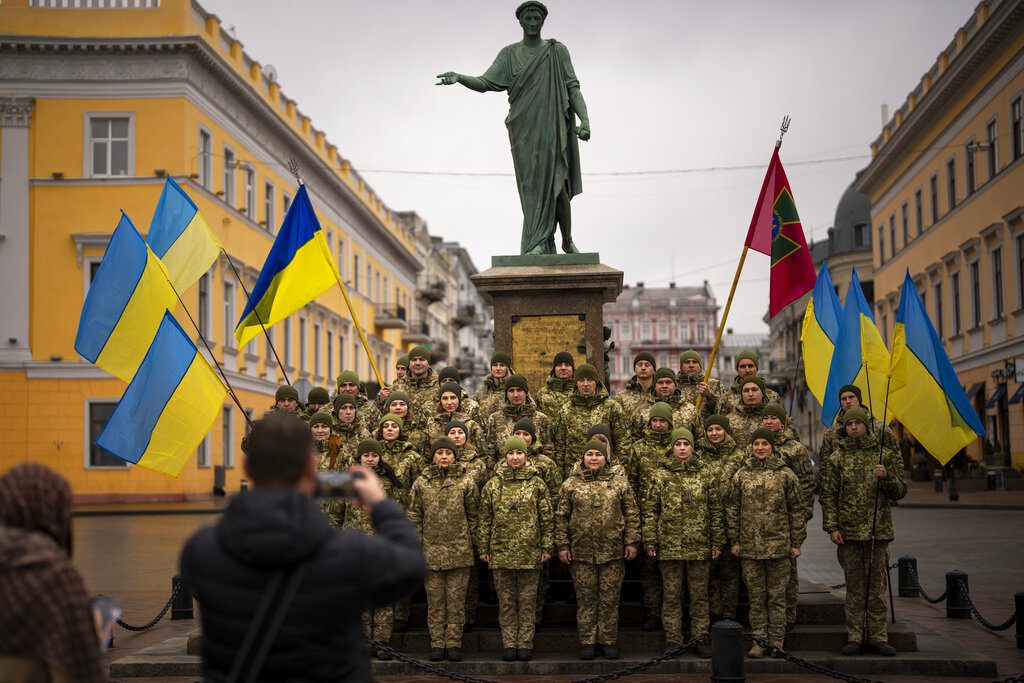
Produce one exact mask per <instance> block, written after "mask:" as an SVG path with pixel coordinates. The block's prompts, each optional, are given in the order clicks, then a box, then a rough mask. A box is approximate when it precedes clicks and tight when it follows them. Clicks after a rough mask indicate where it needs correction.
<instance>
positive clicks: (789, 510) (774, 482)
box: [726, 455, 807, 560]
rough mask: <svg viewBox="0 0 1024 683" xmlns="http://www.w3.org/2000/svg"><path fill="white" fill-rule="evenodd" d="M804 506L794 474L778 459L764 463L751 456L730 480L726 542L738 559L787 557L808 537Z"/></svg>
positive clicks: (771, 459)
mask: <svg viewBox="0 0 1024 683" xmlns="http://www.w3.org/2000/svg"><path fill="white" fill-rule="evenodd" d="M805 507H806V506H805V505H804V502H803V500H802V499H801V496H800V483H799V482H798V481H797V478H796V475H795V474H793V472H792V471H790V469H789V468H788V467H786V465H785V463H783V462H782V459H781V458H779V457H777V456H774V455H773V456H771V457H769V458H766V459H765V460H764V461H763V462H762V461H760V460H758V459H757V458H755V457H753V456H751V457H749V458H747V459H746V460H744V461H743V465H742V466H741V467H740V468H739V470H737V471H736V473H735V474H734V475H733V477H732V485H731V486H730V487H729V497H728V499H727V500H726V528H727V531H728V534H727V535H728V537H729V542H730V543H732V544H736V543H738V544H739V546H740V557H745V558H748V559H754V560H770V559H773V558H779V557H789V550H790V548H799V547H800V546H801V544H803V542H804V539H806V538H807V521H806V519H805V518H804V509H805Z"/></svg>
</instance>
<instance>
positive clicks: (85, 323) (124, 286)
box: [75, 211, 177, 382]
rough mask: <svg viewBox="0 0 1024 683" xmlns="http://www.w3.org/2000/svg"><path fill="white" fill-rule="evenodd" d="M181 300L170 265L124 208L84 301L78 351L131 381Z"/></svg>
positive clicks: (78, 336)
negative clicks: (169, 312) (168, 312)
mask: <svg viewBox="0 0 1024 683" xmlns="http://www.w3.org/2000/svg"><path fill="white" fill-rule="evenodd" d="M176 301H177V296H176V295H175V294H174V289H172V288H171V282H170V280H169V279H168V275H167V270H166V269H165V268H164V265H163V264H162V263H161V262H160V259H158V258H157V257H156V254H154V253H153V252H152V251H150V249H149V247H147V246H146V241H145V240H144V239H142V235H140V234H139V231H138V230H136V229H135V226H134V225H132V222H131V220H129V218H128V216H127V215H126V214H125V213H124V212H123V211H122V212H121V221H120V222H119V223H118V224H117V227H116V228H115V229H114V233H113V234H112V235H111V236H110V244H109V245H107V251H106V252H105V253H104V254H103V260H102V261H101V262H100V267H99V270H97V271H96V277H94V278H93V281H92V284H91V285H89V293H88V294H87V295H86V297H85V303H84V304H83V305H82V317H81V319H80V320H79V321H78V334H77V335H76V337H75V351H77V352H78V353H79V354H81V356H82V358H85V359H86V360H87V361H89V362H90V363H92V364H93V365H95V366H96V367H98V368H100V369H102V370H106V371H107V372H109V373H110V374H111V375H113V376H114V377H117V378H119V379H122V380H124V381H125V382H130V381H131V379H132V377H133V376H134V375H135V371H136V370H138V368H139V364H140V363H142V359H143V358H144V357H145V355H146V351H147V350H148V349H149V344H150V342H151V341H153V336H154V335H155V334H156V331H157V328H159V327H160V321H161V320H162V319H163V316H164V311H166V310H168V309H170V310H173V309H174V304H175V302H176Z"/></svg>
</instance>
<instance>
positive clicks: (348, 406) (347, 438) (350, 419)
mask: <svg viewBox="0 0 1024 683" xmlns="http://www.w3.org/2000/svg"><path fill="white" fill-rule="evenodd" d="M333 405H334V412H333V414H331V429H332V431H333V432H334V435H335V436H337V437H338V440H339V442H340V445H339V448H338V457H337V459H336V461H335V462H336V464H337V469H339V470H344V469H347V468H348V467H350V466H351V465H354V464H355V463H356V446H357V445H358V444H359V442H360V441H362V440H363V439H365V438H367V437H368V436H369V433H368V432H367V431H366V430H364V429H363V426H362V421H361V420H360V419H359V415H358V410H357V409H356V397H355V396H353V395H351V394H338V395H337V396H336V397H335V398H334V404H333ZM325 412H326V409H321V410H320V414H325Z"/></svg>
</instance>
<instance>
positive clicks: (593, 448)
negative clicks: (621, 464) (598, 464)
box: [580, 439, 608, 458]
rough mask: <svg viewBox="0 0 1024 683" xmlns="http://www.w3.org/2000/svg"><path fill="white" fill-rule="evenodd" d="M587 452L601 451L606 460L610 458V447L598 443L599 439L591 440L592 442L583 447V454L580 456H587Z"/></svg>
mask: <svg viewBox="0 0 1024 683" xmlns="http://www.w3.org/2000/svg"><path fill="white" fill-rule="evenodd" d="M587 451H600V452H601V454H602V455H603V456H604V457H605V458H607V457H608V447H607V446H605V445H604V444H603V443H601V442H600V441H598V440H597V439H591V440H590V441H588V442H587V443H585V444H584V445H583V453H581V454H580V455H581V456H582V455H586V454H587Z"/></svg>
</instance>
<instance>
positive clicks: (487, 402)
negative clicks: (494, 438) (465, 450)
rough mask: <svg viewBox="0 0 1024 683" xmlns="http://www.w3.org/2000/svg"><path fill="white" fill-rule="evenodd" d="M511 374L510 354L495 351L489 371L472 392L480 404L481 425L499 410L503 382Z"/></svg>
mask: <svg viewBox="0 0 1024 683" xmlns="http://www.w3.org/2000/svg"><path fill="white" fill-rule="evenodd" d="M513 374H514V373H513V372H512V356H510V355H508V354H507V353H504V352H502V351H496V352H495V353H494V355H492V356H491V371H490V372H489V373H488V374H487V376H486V377H484V381H483V383H482V384H481V385H480V388H479V389H477V390H476V393H475V394H473V400H475V401H476V402H477V405H479V406H480V409H479V410H480V412H479V417H480V420H481V422H480V424H481V425H482V424H485V423H486V422H487V421H488V419H490V417H491V415H492V414H494V413H496V412H498V411H500V410H501V407H502V405H503V404H504V402H505V382H506V381H508V378H509V377H511V376H512V375H513ZM500 443H501V442H499V444H500ZM499 455H500V454H499Z"/></svg>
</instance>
